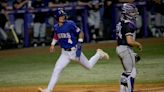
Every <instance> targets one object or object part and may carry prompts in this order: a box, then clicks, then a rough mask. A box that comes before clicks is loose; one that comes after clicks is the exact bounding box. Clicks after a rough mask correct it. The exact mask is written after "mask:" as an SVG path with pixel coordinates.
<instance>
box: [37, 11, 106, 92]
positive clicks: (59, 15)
mask: <svg viewBox="0 0 164 92" xmlns="http://www.w3.org/2000/svg"><path fill="white" fill-rule="evenodd" d="M55 18H56V20H57V22H58V23H57V24H55V25H54V38H53V40H52V43H51V46H50V52H53V51H54V45H55V44H56V43H57V42H58V44H59V45H60V47H61V48H62V51H61V55H60V57H59V59H58V60H57V62H56V65H55V68H54V70H53V73H52V76H51V79H50V82H49V84H48V87H47V88H45V89H43V88H39V89H38V90H39V92H52V91H53V88H54V86H55V85H56V82H57V80H58V78H59V75H60V73H61V72H62V71H63V69H64V68H65V67H66V66H67V65H68V64H69V63H70V61H71V60H75V61H77V62H79V63H80V64H81V65H82V66H84V67H85V68H87V69H91V68H92V67H93V66H94V65H95V64H96V62H97V61H98V60H99V59H109V55H108V54H107V53H106V52H104V51H103V50H101V49H97V52H96V54H95V55H94V56H92V57H91V58H90V60H88V59H87V58H86V56H85V55H84V54H83V52H81V43H82V42H83V32H82V31H81V30H80V29H79V28H78V27H77V26H76V24H75V23H74V22H73V21H71V20H67V19H66V18H67V15H66V13H65V12H64V11H63V10H62V9H57V10H56V11H55Z"/></svg>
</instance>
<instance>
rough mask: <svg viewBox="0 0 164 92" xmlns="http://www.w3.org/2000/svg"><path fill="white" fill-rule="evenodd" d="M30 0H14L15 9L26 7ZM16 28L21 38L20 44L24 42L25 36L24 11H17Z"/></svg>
mask: <svg viewBox="0 0 164 92" xmlns="http://www.w3.org/2000/svg"><path fill="white" fill-rule="evenodd" d="M28 1H29V0H15V1H14V2H13V5H14V9H16V10H19V9H26V8H27V3H28ZM15 29H16V33H17V35H18V38H19V42H20V43H19V44H23V38H24V13H16V14H15Z"/></svg>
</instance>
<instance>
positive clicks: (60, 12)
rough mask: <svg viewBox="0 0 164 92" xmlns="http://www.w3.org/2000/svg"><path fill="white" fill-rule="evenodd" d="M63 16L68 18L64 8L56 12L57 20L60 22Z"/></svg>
mask: <svg viewBox="0 0 164 92" xmlns="http://www.w3.org/2000/svg"><path fill="white" fill-rule="evenodd" d="M61 16H65V17H66V18H67V13H66V12H65V11H64V10H63V9H62V8H59V9H57V10H56V11H55V19H56V20H57V21H58V20H59V17H61Z"/></svg>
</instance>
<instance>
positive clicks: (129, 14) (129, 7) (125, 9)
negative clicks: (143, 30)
mask: <svg viewBox="0 0 164 92" xmlns="http://www.w3.org/2000/svg"><path fill="white" fill-rule="evenodd" d="M121 13H122V14H123V16H124V17H125V18H126V19H128V20H134V21H136V17H137V15H138V14H139V12H138V9H137V7H136V6H135V5H134V4H131V3H124V4H123V6H122V12H121Z"/></svg>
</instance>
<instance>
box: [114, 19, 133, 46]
mask: <svg viewBox="0 0 164 92" xmlns="http://www.w3.org/2000/svg"><path fill="white" fill-rule="evenodd" d="M128 35H130V36H132V37H133V39H134V40H135V37H136V25H135V23H133V22H131V21H128V20H121V21H120V22H119V23H118V24H117V26H116V36H117V45H128V46H130V45H129V44H128V43H127V39H126V36H128Z"/></svg>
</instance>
